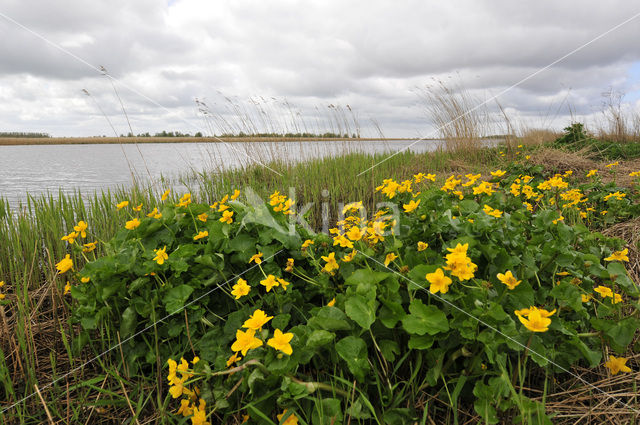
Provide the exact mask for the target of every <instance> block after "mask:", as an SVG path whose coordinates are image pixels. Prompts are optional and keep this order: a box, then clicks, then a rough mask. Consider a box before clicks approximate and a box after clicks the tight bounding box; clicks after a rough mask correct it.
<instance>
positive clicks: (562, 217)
mask: <svg viewBox="0 0 640 425" xmlns="http://www.w3.org/2000/svg"><path fill="white" fill-rule="evenodd" d="M562 220H564V216H562V215H561V216H560V217H558V218H556V219H555V220H552V223H553V224H558V222H559V221H562Z"/></svg>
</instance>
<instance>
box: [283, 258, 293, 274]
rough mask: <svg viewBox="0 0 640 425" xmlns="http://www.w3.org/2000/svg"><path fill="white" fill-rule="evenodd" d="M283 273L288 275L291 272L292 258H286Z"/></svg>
mask: <svg viewBox="0 0 640 425" xmlns="http://www.w3.org/2000/svg"><path fill="white" fill-rule="evenodd" d="M284 271H285V272H289V273H291V272H292V271H293V258H287V265H286V267H285V268H284Z"/></svg>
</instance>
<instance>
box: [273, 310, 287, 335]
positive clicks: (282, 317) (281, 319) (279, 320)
mask: <svg viewBox="0 0 640 425" xmlns="http://www.w3.org/2000/svg"><path fill="white" fill-rule="evenodd" d="M289 320H291V315H290V314H288V313H284V314H278V315H277V316H276V317H274V318H273V320H272V321H271V326H272V327H273V329H280V330H281V331H284V328H286V327H287V325H288V324H289Z"/></svg>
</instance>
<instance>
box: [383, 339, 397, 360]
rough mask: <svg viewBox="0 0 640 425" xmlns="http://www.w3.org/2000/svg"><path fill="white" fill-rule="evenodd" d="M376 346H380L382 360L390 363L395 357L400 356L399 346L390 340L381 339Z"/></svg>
mask: <svg viewBox="0 0 640 425" xmlns="http://www.w3.org/2000/svg"><path fill="white" fill-rule="evenodd" d="M378 346H380V351H381V352H382V355H383V356H384V358H385V359H387V360H388V361H390V362H393V361H394V360H395V359H396V356H397V355H398V354H400V346H399V345H398V343H397V342H395V341H391V340H390V339H383V340H381V341H379V342H378Z"/></svg>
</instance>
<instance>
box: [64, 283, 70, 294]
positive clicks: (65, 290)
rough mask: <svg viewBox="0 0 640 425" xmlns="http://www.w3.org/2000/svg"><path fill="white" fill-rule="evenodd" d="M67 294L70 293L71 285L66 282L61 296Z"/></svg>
mask: <svg viewBox="0 0 640 425" xmlns="http://www.w3.org/2000/svg"><path fill="white" fill-rule="evenodd" d="M69 292H71V283H69V281H68V280H67V284H66V285H64V294H63V295H67V294H68V293H69Z"/></svg>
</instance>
